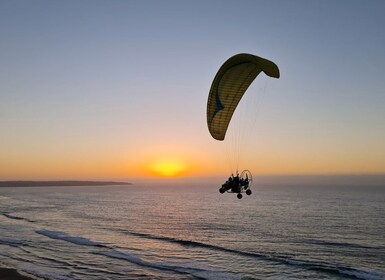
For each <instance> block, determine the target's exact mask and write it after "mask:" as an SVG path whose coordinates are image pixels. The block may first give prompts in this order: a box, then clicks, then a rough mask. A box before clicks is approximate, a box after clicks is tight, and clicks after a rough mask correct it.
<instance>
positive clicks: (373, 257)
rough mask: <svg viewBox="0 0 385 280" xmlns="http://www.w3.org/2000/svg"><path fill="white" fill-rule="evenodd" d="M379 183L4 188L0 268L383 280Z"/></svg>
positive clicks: (67, 275) (383, 206) (90, 275)
mask: <svg viewBox="0 0 385 280" xmlns="http://www.w3.org/2000/svg"><path fill="white" fill-rule="evenodd" d="M384 216H385V188H378V187H377V188H374V187H372V188H365V187H361V188H358V187H354V188H349V187H335V188H333V187H306V186H303V187H267V186H266V187H257V188H254V189H253V194H252V195H251V196H245V197H244V198H243V199H241V200H238V199H237V198H236V196H235V195H233V194H228V193H226V194H223V195H221V194H219V192H218V188H217V187H215V186H210V187H188V186H179V187H167V186H166V187H151V186H113V187H112V186H111V187H103V186H98V187H92V186H89V187H33V188H32V187H30V188H22V187H19V188H7V187H6V188H0V266H4V267H11V268H16V269H18V270H19V271H20V272H22V273H24V274H29V275H33V276H35V277H39V278H42V279H58V280H59V279H60V280H69V279H385V218H384Z"/></svg>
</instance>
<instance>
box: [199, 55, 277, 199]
mask: <svg viewBox="0 0 385 280" xmlns="http://www.w3.org/2000/svg"><path fill="white" fill-rule="evenodd" d="M262 72H263V73H264V74H265V75H266V76H268V77H271V78H277V79H278V78H279V77H280V73H279V69H278V66H277V65H276V64H275V63H274V62H272V61H270V60H267V59H265V58H262V57H259V56H256V55H252V54H247V53H240V54H236V55H234V56H232V57H230V58H229V59H228V60H227V61H226V62H225V63H224V64H223V65H222V66H221V67H220V68H219V70H218V72H217V74H216V75H215V77H214V80H213V82H212V84H211V88H210V92H209V96H208V100H207V111H206V118H207V126H208V129H209V132H210V134H211V136H212V137H213V138H214V139H215V140H218V141H223V140H224V139H225V136H226V132H227V129H228V127H229V124H230V121H231V119H232V117H233V114H234V111H235V109H236V108H237V106H238V104H239V102H240V101H241V99H242V97H243V95H244V94H245V92H246V90H247V89H248V88H249V86H250V85H251V84H252V83H253V81H254V80H255V79H256V78H257V76H259V74H260V73H262ZM239 124H240V125H242V124H243V122H240V123H239ZM240 125H239V126H240ZM246 131H247V130H246ZM235 134H236V135H239V136H241V135H243V133H235ZM245 136H247V135H245ZM239 140H241V139H236V138H235V139H233V141H230V142H232V143H234V144H235V145H234V146H233V147H232V149H230V152H231V151H234V152H235V157H234V162H230V163H231V164H235V166H236V167H237V168H236V169H235V170H238V166H239V158H240V157H239V151H240V148H241V147H242V145H240V143H241V141H239ZM226 142H228V141H226ZM232 170H234V169H233V168H232ZM252 181H253V178H252V176H251V172H250V171H249V170H243V171H242V173H241V175H239V174H238V172H237V173H236V176H234V175H231V176H230V177H229V179H228V180H227V181H226V182H225V183H224V184H223V185H222V187H221V188H220V189H219V192H220V193H222V194H223V193H225V192H229V193H237V197H238V198H239V199H241V198H242V193H246V194H247V195H251V189H250V187H251V184H252Z"/></svg>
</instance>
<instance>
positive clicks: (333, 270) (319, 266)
mask: <svg viewBox="0 0 385 280" xmlns="http://www.w3.org/2000/svg"><path fill="white" fill-rule="evenodd" d="M124 232H125V233H127V234H130V235H132V236H137V237H141V238H148V239H153V240H161V241H165V242H171V243H176V244H179V245H181V246H185V247H200V248H205V249H210V250H214V251H221V252H227V253H232V254H237V255H240V256H247V257H252V258H257V259H262V260H267V261H271V262H275V263H280V264H286V265H289V266H297V267H300V268H302V269H306V270H311V271H317V272H323V273H326V274H330V275H337V276H338V275H339V276H345V277H349V278H353V279H363V280H385V274H382V273H379V272H370V271H365V270H360V269H354V268H348V267H342V266H338V265H332V264H329V263H323V262H309V261H303V260H296V259H291V258H288V257H285V256H281V255H280V256H278V255H274V254H271V255H269V254H260V253H255V252H246V251H240V250H236V249H230V248H225V247H221V246H217V245H212V244H206V243H202V242H197V241H190V240H183V239H176V238H172V237H163V236H154V235H151V234H147V233H137V232H130V231H124Z"/></svg>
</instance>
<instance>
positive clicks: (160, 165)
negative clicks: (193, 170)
mask: <svg viewBox="0 0 385 280" xmlns="http://www.w3.org/2000/svg"><path fill="white" fill-rule="evenodd" d="M147 169H148V171H149V173H150V174H151V175H155V176H160V177H177V176H180V175H183V173H185V172H186V171H187V165H186V164H185V163H183V162H182V161H181V160H179V159H173V158H164V159H158V160H155V161H154V162H152V163H151V164H149V165H148V167H147Z"/></svg>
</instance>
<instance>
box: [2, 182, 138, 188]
mask: <svg viewBox="0 0 385 280" xmlns="http://www.w3.org/2000/svg"><path fill="white" fill-rule="evenodd" d="M117 185H132V183H127V182H114V181H0V188H1V187H81V186H117Z"/></svg>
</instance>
